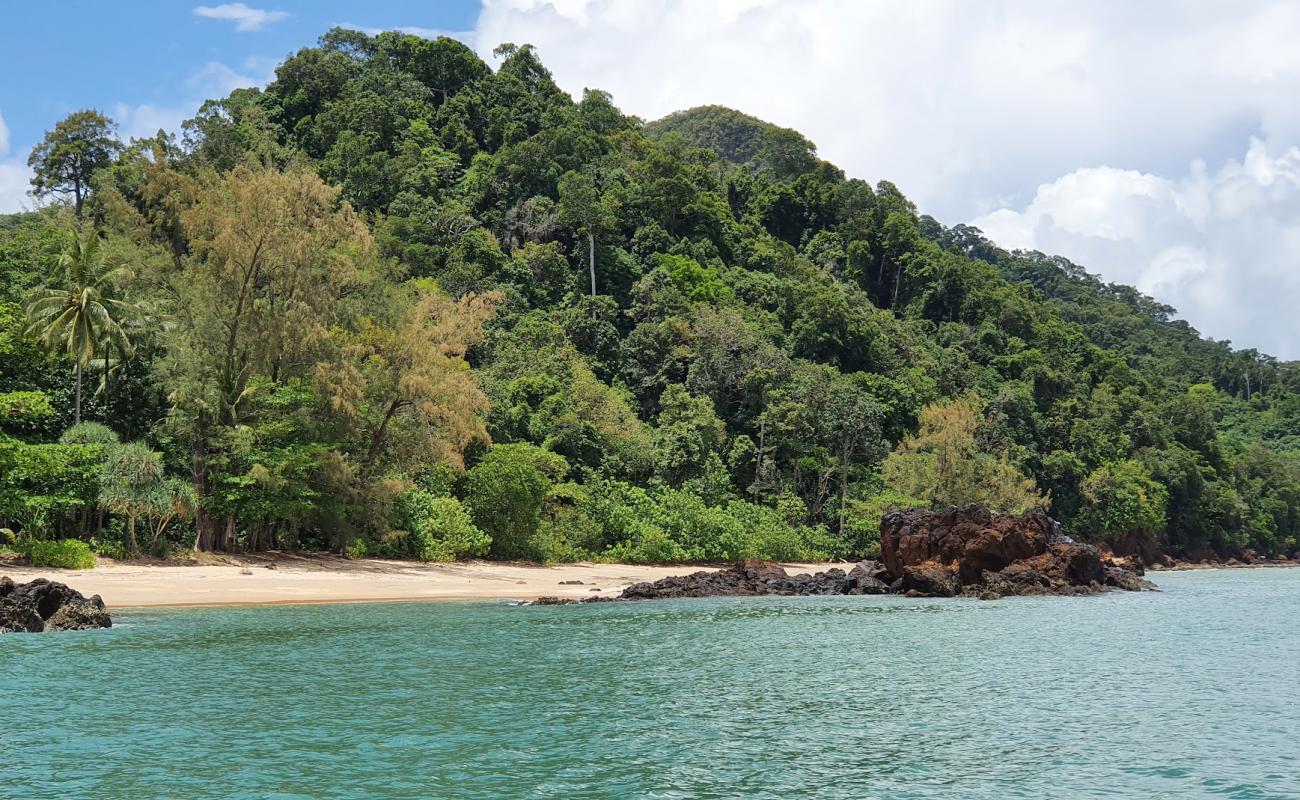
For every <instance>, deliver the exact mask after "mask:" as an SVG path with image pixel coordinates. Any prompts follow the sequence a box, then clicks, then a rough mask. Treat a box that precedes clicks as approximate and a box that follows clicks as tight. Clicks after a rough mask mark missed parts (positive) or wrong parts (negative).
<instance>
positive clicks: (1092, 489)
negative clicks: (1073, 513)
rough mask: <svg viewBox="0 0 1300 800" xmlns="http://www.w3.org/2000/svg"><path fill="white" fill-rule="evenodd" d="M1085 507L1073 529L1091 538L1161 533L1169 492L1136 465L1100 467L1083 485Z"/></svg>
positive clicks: (1123, 463)
mask: <svg viewBox="0 0 1300 800" xmlns="http://www.w3.org/2000/svg"><path fill="white" fill-rule="evenodd" d="M1083 494H1084V497H1085V498H1087V504H1086V505H1085V506H1084V508H1083V510H1082V512H1081V513H1080V515H1079V518H1078V520H1077V522H1076V523H1075V528H1076V530H1078V531H1079V532H1081V533H1083V534H1085V535H1088V536H1094V537H1103V536H1105V535H1107V534H1111V533H1125V532H1128V531H1156V532H1159V531H1162V530H1163V529H1164V527H1165V508H1166V507H1167V506H1168V504H1169V492H1168V491H1167V490H1166V489H1165V487H1164V486H1162V485H1161V484H1159V483H1157V482H1156V481H1155V480H1154V479H1152V477H1151V473H1150V472H1148V471H1147V469H1146V467H1144V466H1143V465H1142V464H1141V463H1140V462H1137V461H1134V460H1131V459H1126V460H1124V461H1111V462H1107V463H1105V464H1102V465H1101V466H1100V467H1098V468H1097V469H1095V470H1093V472H1092V474H1091V475H1089V476H1088V477H1087V479H1086V480H1085V481H1084V482H1083Z"/></svg>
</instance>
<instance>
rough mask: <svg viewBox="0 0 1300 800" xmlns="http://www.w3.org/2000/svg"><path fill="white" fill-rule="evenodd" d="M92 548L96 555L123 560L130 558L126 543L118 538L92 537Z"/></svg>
mask: <svg viewBox="0 0 1300 800" xmlns="http://www.w3.org/2000/svg"><path fill="white" fill-rule="evenodd" d="M90 549H91V551H92V552H94V554H95V555H97V556H103V557H104V558H111V559H113V560H114V561H122V560H124V559H126V558H128V555H127V552H126V545H124V544H122V542H121V541H120V540H118V539H107V538H104V539H101V538H99V537H91V540H90Z"/></svg>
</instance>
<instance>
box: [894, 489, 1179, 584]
mask: <svg viewBox="0 0 1300 800" xmlns="http://www.w3.org/2000/svg"><path fill="white" fill-rule="evenodd" d="M880 557H881V561H883V562H884V567H885V570H888V572H889V574H891V575H894V576H897V578H898V579H900V580H901V583H900V584H898V585H897V587H896V588H897V589H898V591H904V592H913V593H917V594H927V596H943V597H950V596H954V594H974V596H979V597H993V596H1005V594H1079V593H1092V592H1101V591H1104V589H1108V588H1114V589H1126V591H1141V589H1153V588H1154V587H1153V585H1152V584H1151V583H1148V581H1145V580H1143V579H1141V578H1140V575H1139V574H1136V572H1134V571H1131V570H1128V568H1126V567H1122V566H1118V565H1114V563H1106V562H1105V561H1102V558H1101V552H1100V550H1099V549H1097V548H1095V546H1092V545H1089V544H1084V542H1080V541H1075V540H1074V539H1071V537H1069V536H1066V535H1065V533H1063V532H1062V531H1061V526H1060V523H1057V522H1056V520H1054V519H1052V518H1050V516H1048V515H1047V513H1045V511H1041V510H1032V511H1026V513H1024V514H1019V515H1009V514H995V513H992V511H989V510H988V509H984V507H980V506H965V507H961V509H949V510H946V511H937V513H936V511H926V510H919V509H914V510H911V511H894V513H892V514H888V515H885V518H884V519H883V520H881V523H880Z"/></svg>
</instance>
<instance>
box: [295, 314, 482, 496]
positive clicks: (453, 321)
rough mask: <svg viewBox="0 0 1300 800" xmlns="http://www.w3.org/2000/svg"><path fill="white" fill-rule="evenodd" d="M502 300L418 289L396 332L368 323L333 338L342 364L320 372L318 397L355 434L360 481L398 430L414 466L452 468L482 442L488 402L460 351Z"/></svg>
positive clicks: (319, 368)
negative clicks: (425, 464)
mask: <svg viewBox="0 0 1300 800" xmlns="http://www.w3.org/2000/svg"><path fill="white" fill-rule="evenodd" d="M499 300H500V297H499V296H498V295H495V294H490V295H475V294H467V295H465V296H463V297H461V298H460V299H459V300H452V299H451V298H449V297H447V296H446V295H444V294H442V293H441V292H438V291H431V290H427V289H426V290H422V291H421V290H417V295H416V297H415V299H414V302H413V303H412V304H411V305H410V307H409V310H408V311H407V313H406V314H405V317H404V318H403V319H402V320H401V321H400V322H399V323H398V324H397V325H395V326H393V327H386V326H384V325H381V324H378V323H376V322H375V321H374V320H373V319H371V318H369V317H367V318H364V319H363V320H362V321H361V323H360V324H359V325H358V326H357V329H356V330H355V331H351V332H347V333H340V334H338V335H339V337H340V338H341V339H342V347H341V348H340V356H341V357H340V359H339V360H338V361H337V362H335V363H325V362H322V363H320V364H318V365H317V368H316V382H317V390H318V391H319V392H320V393H321V395H322V396H323V397H324V398H326V400H327V401H328V402H329V404H330V406H331V408H332V409H333V410H334V411H335V412H336V413H338V414H339V415H340V416H341V417H342V418H344V419H345V420H348V421H349V422H350V423H351V426H352V427H354V428H356V429H357V431H358V434H359V436H358V438H359V440H360V443H361V445H360V447H359V448H358V450H359V453H360V470H359V473H360V477H361V478H362V479H365V478H368V477H369V476H370V475H371V474H373V472H374V470H375V467H376V465H377V464H378V463H379V461H380V458H381V456H382V455H383V454H384V452H385V450H386V449H387V448H388V447H389V445H390V443H391V442H392V440H393V437H394V433H395V431H401V432H402V434H403V435H402V436H401V438H402V440H403V441H404V442H405V444H406V450H407V452H408V453H410V455H412V456H413V457H414V459H415V460H417V461H424V462H430V461H443V460H447V461H451V462H452V463H453V464H455V465H456V466H459V464H460V456H461V451H462V450H464V448H465V446H466V445H467V444H469V443H470V442H471V441H473V440H475V439H479V440H483V441H486V440H487V432H486V431H485V430H484V427H483V422H482V419H481V415H482V414H483V413H484V412H485V411H486V410H487V405H488V402H487V398H486V397H485V396H484V394H483V392H482V390H481V389H479V386H478V381H477V379H476V378H475V376H474V373H473V372H471V371H470V369H469V364H468V363H467V362H466V361H465V352H466V351H467V350H468V349H469V348H470V347H471V346H472V345H474V344H475V343H476V342H478V341H479V339H480V338H481V336H482V330H483V322H484V321H485V320H487V319H488V317H490V316H491V315H492V311H493V308H494V307H495V306H496V304H497V303H498V302H499Z"/></svg>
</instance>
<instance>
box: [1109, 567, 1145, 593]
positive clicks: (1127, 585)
mask: <svg viewBox="0 0 1300 800" xmlns="http://www.w3.org/2000/svg"><path fill="white" fill-rule="evenodd" d="M1104 583H1105V584H1106V585H1107V586H1113V587H1115V588H1116V589H1123V590H1124V591H1126V592H1154V591H1155V589H1156V585H1155V584H1154V583H1152V582H1151V581H1149V580H1146V579H1145V578H1140V577H1138V575H1137V573H1134V572H1131V571H1129V570H1126V569H1123V568H1122V567H1116V566H1108V567H1106V578H1105V581H1104Z"/></svg>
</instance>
